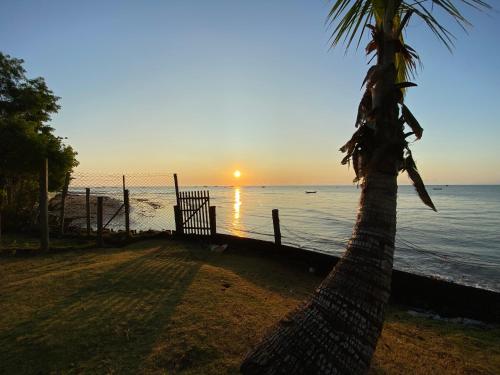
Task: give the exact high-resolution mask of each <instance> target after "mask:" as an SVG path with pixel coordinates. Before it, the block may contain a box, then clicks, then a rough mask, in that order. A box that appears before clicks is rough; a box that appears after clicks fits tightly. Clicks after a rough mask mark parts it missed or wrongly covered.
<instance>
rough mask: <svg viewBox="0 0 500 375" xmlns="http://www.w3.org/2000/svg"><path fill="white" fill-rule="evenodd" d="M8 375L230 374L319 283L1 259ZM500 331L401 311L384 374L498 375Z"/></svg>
mask: <svg viewBox="0 0 500 375" xmlns="http://www.w3.org/2000/svg"><path fill="white" fill-rule="evenodd" d="M0 271H1V272H0V311H1V312H2V313H1V314H0V348H1V350H0V374H2V373H6V374H32V373H43V374H45V373H58V374H59V373H61V374H73V373H78V374H80V373H89V374H112V373H119V374H123V373H129V374H137V373H144V374H172V373H182V374H232V373H237V369H238V365H239V363H240V361H241V358H242V356H243V355H244V354H245V352H246V351H247V350H248V348H249V347H250V346H251V345H252V344H254V343H255V342H257V341H258V339H259V337H260V336H261V335H262V334H263V333H264V332H265V330H266V329H267V328H268V327H269V326H270V325H272V324H273V323H274V322H275V321H276V320H278V319H279V318H280V317H281V316H282V315H283V314H284V313H286V312H287V311H289V310H290V309H292V308H293V307H295V306H296V305H297V304H298V303H299V301H301V300H302V299H303V298H304V297H305V296H307V295H308V293H310V292H311V291H313V290H314V288H315V286H316V285H317V284H318V283H319V282H320V279H319V278H318V277H316V276H314V275H311V274H308V273H307V272H305V271H304V270H301V269H297V268H294V267H292V266H287V265H284V264H283V263H280V262H278V261H276V260H271V259H266V258H262V257H257V256H252V255H248V254H246V255H245V254H238V253H232V252H231V251H229V252H226V253H223V254H218V253H212V252H210V251H209V250H208V249H207V248H205V247H203V246H201V245H196V244H185V243H180V242H172V241H160V240H157V241H147V242H142V243H136V244H134V245H130V246H128V247H126V248H122V249H93V250H76V251H68V252H63V253H49V254H44V255H39V256H34V257H7V258H0ZM499 368H500V330H499V329H489V330H484V329H475V328H466V327H464V326H459V325H454V324H448V323H442V322H440V323H436V322H433V321H429V320H426V319H417V318H413V317H411V316H409V315H408V314H407V313H405V312H404V310H403V309H401V308H399V307H391V308H390V310H389V312H388V319H387V322H386V325H385V328H384V332H383V335H382V338H381V340H380V342H379V345H378V347H377V352H376V354H375V358H374V361H373V366H372V370H371V372H372V373H374V374H386V373H387V374H413V373H415V374H433V373H435V374H493V373H495V371H496V370H498V369H499Z"/></svg>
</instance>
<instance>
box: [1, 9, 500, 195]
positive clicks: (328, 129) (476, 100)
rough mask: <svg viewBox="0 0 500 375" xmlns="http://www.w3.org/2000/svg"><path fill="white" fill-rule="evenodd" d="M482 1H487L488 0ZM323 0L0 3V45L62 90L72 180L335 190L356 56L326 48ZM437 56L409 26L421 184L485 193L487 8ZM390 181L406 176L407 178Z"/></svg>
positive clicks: (491, 121) (490, 160) (495, 104)
mask: <svg viewBox="0 0 500 375" xmlns="http://www.w3.org/2000/svg"><path fill="white" fill-rule="evenodd" d="M493 3H496V1H493ZM330 6H331V2H329V1H326V0H286V1H285V0H255V1H242V0H211V1H207V0H144V1H139V0H135V1H127V0H116V1H112V0H99V1H93V0H87V1H76V0H75V1H72V0H64V1H59V0H50V1H49V0H32V1H28V0H1V2H0V50H1V51H2V52H3V53H6V54H9V55H11V56H13V57H17V58H22V59H24V60H25V67H26V69H27V72H28V75H29V76H31V77H35V76H42V77H44V78H45V79H46V81H47V83H48V86H49V87H50V88H51V89H52V90H53V91H54V93H55V94H56V95H58V96H60V97H61V99H60V104H61V106H62V108H61V110H60V112H59V113H58V114H57V115H55V116H54V117H53V120H52V126H53V127H55V128H56V133H57V134H58V135H60V136H63V137H67V142H68V143H69V144H71V145H72V146H73V147H74V148H75V149H76V150H77V152H78V160H79V161H80V166H79V167H78V168H77V172H86V173H97V174H103V173H131V174H133V173H172V172H177V173H178V174H179V177H180V180H181V181H182V182H183V183H184V184H204V185H209V184H232V183H234V177H233V171H234V170H235V169H238V170H240V171H241V173H242V176H241V177H240V179H239V181H238V183H241V184H243V185H245V184H248V185H264V184H269V185H270V184H349V183H351V181H352V179H353V177H354V176H353V171H352V169H351V170H348V168H347V167H345V166H342V165H340V160H341V159H342V154H341V153H340V152H339V151H338V149H339V147H340V146H341V145H343V144H344V143H345V141H347V140H348V139H349V138H350V135H351V134H352V132H353V131H354V119H355V116H356V111H357V106H358V103H359V100H360V98H361V94H362V91H361V90H360V86H361V82H362V80H363V78H364V76H365V74H366V70H367V69H368V67H369V65H368V64H367V63H368V60H367V58H366V56H365V54H364V51H363V48H360V49H359V50H357V51H356V50H355V49H353V50H351V51H349V52H348V53H347V54H346V53H345V50H344V49H343V48H342V47H338V48H335V49H331V48H330V44H329V35H330V31H329V30H328V28H327V26H326V24H325V20H326V16H327V13H328V10H329V7H330ZM463 10H464V13H465V15H466V16H468V18H469V19H470V20H471V22H472V23H473V24H474V27H472V28H470V29H469V30H468V34H466V33H464V32H463V31H461V30H460V29H459V28H458V27H457V26H456V25H454V24H452V23H451V22H450V21H449V20H447V19H444V21H443V22H444V23H445V24H446V25H447V26H449V28H450V30H452V31H453V32H454V34H455V35H456V37H457V39H456V42H455V45H456V46H455V49H454V51H453V54H452V53H450V52H449V51H447V50H446V49H445V48H444V47H443V45H442V44H440V42H439V41H438V40H437V39H436V38H435V37H434V35H432V34H431V33H430V32H429V31H428V30H427V29H426V27H425V25H423V24H422V22H421V21H419V20H416V19H415V20H413V21H411V23H410V25H409V27H408V31H407V35H406V41H407V43H408V44H410V45H411V46H413V47H414V48H415V49H417V51H418V52H419V54H420V56H421V58H422V60H423V64H424V66H423V69H422V70H421V71H420V72H419V74H418V77H417V78H416V79H415V82H416V83H417V84H418V85H419V86H418V87H416V88H413V89H411V90H410V91H409V93H408V95H407V98H406V104H407V105H408V107H409V108H410V109H411V110H412V112H413V114H414V115H415V116H416V117H417V119H418V120H419V122H420V123H421V125H422V126H423V128H424V136H423V138H422V140H420V141H419V142H416V143H414V144H413V145H412V147H413V154H414V158H415V159H416V161H417V164H418V166H419V169H420V171H421V174H422V176H423V177H424V180H425V181H426V183H428V184H499V183H500V156H499V152H498V148H499V141H498V140H499V138H500V127H499V125H500V124H499V122H500V120H499V119H500V96H499V94H498V87H500V73H499V71H498V67H500V50H499V49H498V46H499V45H500V22H499V21H500V13H499V12H498V11H497V10H494V11H493V12H490V13H489V14H485V13H479V12H476V11H473V10H471V9H468V8H463ZM400 183H403V184H406V183H409V180H408V178H407V177H406V176H401V177H400Z"/></svg>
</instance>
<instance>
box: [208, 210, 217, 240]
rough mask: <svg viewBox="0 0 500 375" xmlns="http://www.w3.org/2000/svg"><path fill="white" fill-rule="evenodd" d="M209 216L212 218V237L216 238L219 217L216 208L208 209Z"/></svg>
mask: <svg viewBox="0 0 500 375" xmlns="http://www.w3.org/2000/svg"><path fill="white" fill-rule="evenodd" d="M208 215H209V218H210V235H211V236H212V237H215V235H216V234H217V215H216V211H215V206H209V207H208Z"/></svg>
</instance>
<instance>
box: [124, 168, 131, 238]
mask: <svg viewBox="0 0 500 375" xmlns="http://www.w3.org/2000/svg"><path fill="white" fill-rule="evenodd" d="M124 178H125V176H124ZM123 204H124V206H125V233H126V234H127V237H130V198H129V192H128V189H125V190H123Z"/></svg>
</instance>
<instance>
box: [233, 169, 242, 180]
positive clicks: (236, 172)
mask: <svg viewBox="0 0 500 375" xmlns="http://www.w3.org/2000/svg"><path fill="white" fill-rule="evenodd" d="M233 176H234V177H235V178H240V176H241V172H240V171H239V170H238V169H237V170H235V171H234V172H233Z"/></svg>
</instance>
